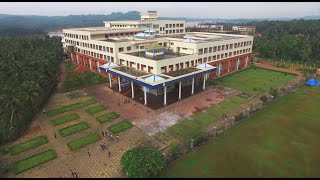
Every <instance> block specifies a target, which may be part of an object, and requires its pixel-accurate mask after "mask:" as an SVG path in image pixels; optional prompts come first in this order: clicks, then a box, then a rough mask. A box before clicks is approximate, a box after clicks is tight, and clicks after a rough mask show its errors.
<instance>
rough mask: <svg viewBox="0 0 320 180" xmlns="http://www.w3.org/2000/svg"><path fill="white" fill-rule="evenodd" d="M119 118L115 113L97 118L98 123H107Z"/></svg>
mask: <svg viewBox="0 0 320 180" xmlns="http://www.w3.org/2000/svg"><path fill="white" fill-rule="evenodd" d="M117 117H119V114H117V113H115V112H111V113H108V114H105V115H102V116H100V117H97V121H99V122H100V123H105V122H107V121H109V119H111V120H112V119H116V118H117Z"/></svg>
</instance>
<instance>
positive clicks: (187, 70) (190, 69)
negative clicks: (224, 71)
mask: <svg viewBox="0 0 320 180" xmlns="http://www.w3.org/2000/svg"><path fill="white" fill-rule="evenodd" d="M196 71H200V69H198V68H195V67H188V68H185V69H180V70H177V71H170V72H167V73H163V74H165V75H168V76H172V77H178V76H182V75H185V74H189V73H192V72H196Z"/></svg>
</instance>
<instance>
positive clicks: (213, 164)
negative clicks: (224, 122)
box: [162, 86, 320, 177]
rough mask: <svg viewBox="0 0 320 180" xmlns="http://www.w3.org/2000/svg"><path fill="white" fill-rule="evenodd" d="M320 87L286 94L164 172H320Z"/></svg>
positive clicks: (171, 174) (249, 174)
mask: <svg viewBox="0 0 320 180" xmlns="http://www.w3.org/2000/svg"><path fill="white" fill-rule="evenodd" d="M319 94H320V88H319V87H306V86H304V87H303V88H302V89H300V90H298V91H296V92H294V93H293V94H290V95H288V96H285V97H282V98H281V99H279V100H278V101H276V102H273V103H272V104H271V105H270V106H268V107H266V108H265V109H263V110H261V111H258V112H256V113H255V114H253V115H252V116H251V117H250V118H248V119H246V120H242V121H241V123H239V124H237V125H236V126H235V127H234V128H232V129H230V130H228V131H227V132H226V134H222V135H220V136H218V137H217V138H216V139H214V140H211V141H210V142H209V143H208V144H206V145H203V146H202V147H200V148H199V149H197V150H195V151H194V152H192V153H190V154H187V155H186V156H185V157H182V158H181V159H178V160H177V161H175V162H173V163H172V164H171V165H169V167H168V168H167V169H166V170H165V171H164V172H163V173H162V177H320V170H319V167H320V155H319V149H320V143H319V137H320V118H319V116H320V111H319V107H320V96H319Z"/></svg>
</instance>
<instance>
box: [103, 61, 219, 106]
mask: <svg viewBox="0 0 320 180" xmlns="http://www.w3.org/2000/svg"><path fill="white" fill-rule="evenodd" d="M106 66H107V65H105V66H100V68H101V70H104V71H106V72H107V73H108V74H109V75H110V76H111V75H114V76H117V77H118V82H119V83H118V91H119V92H120V93H122V92H124V93H125V95H128V94H130V92H129V93H126V92H127V91H126V90H122V87H124V85H126V84H127V86H126V87H127V88H128V91H131V98H132V99H135V98H136V97H140V99H137V98H136V100H137V101H143V102H140V103H143V104H144V105H146V106H148V105H149V104H148V103H149V102H150V101H152V100H154V99H156V97H162V95H163V103H162V104H163V106H166V105H167V104H168V95H169V94H170V98H172V96H173V95H174V94H175V93H177V94H176V99H175V101H177V100H181V99H182V98H183V97H188V96H190V95H193V94H194V93H195V83H197V84H198V85H199V84H201V85H202V88H201V90H205V87H206V79H207V76H208V74H209V73H212V72H216V70H217V68H216V67H213V66H211V65H209V64H201V65H198V66H196V67H189V68H185V69H181V70H178V71H173V72H169V73H163V74H157V75H156V74H151V73H147V72H144V71H139V70H136V69H134V68H130V67H127V66H118V65H117V66H112V67H110V66H109V67H107V68H106ZM110 76H109V78H110ZM119 79H122V81H119ZM199 80H201V81H199ZM177 85H178V86H177ZM190 86H191V89H190ZM140 87H141V88H140ZM197 87H198V86H197ZM175 88H176V89H175ZM187 89H189V90H188V91H189V95H187V96H186V90H187ZM121 90H122V91H121ZM136 91H138V92H136ZM141 92H142V93H143V96H142V97H143V99H142V97H141V96H140V93H141ZM197 92H199V88H197ZM168 93H169V94H168ZM149 96H150V97H151V96H152V98H150V97H149ZM151 99H152V100H151ZM169 102H170V104H171V103H172V101H171V99H170V101H169Z"/></svg>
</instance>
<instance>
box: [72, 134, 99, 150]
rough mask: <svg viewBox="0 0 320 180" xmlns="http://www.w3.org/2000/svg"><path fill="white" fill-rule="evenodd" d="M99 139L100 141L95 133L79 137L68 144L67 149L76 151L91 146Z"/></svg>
mask: <svg viewBox="0 0 320 180" xmlns="http://www.w3.org/2000/svg"><path fill="white" fill-rule="evenodd" d="M100 139H101V137H100V136H99V135H98V134H97V133H91V134H89V135H87V136H84V137H81V138H79V139H76V140H74V141H71V142H69V143H68V147H69V148H70V149H71V150H76V149H80V148H82V147H85V146H86V145H88V144H91V143H93V142H96V141H98V140H100Z"/></svg>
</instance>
